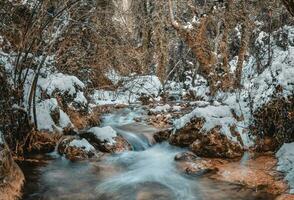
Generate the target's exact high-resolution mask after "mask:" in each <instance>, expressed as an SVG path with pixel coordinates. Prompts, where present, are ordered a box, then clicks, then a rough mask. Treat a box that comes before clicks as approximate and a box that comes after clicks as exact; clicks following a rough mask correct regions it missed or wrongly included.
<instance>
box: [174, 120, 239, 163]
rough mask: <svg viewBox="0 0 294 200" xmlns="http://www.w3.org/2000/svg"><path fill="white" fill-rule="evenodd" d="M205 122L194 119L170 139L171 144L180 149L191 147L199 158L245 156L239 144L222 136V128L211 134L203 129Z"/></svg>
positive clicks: (214, 129)
mask: <svg viewBox="0 0 294 200" xmlns="http://www.w3.org/2000/svg"><path fill="white" fill-rule="evenodd" d="M204 123H205V120H204V119H203V118H193V119H191V121H190V122H189V123H187V124H186V125H185V126H184V127H183V128H181V129H179V130H177V131H176V133H175V134H172V135H171V136H170V137H169V143H170V144H172V145H175V146H180V147H190V149H191V151H192V152H193V153H195V154H196V155H197V156H201V157H211V158H237V157H241V156H242V154H243V151H244V150H243V148H242V146H241V145H240V143H238V142H234V141H232V140H230V139H229V138H228V137H227V136H226V135H224V134H222V133H221V131H220V129H221V127H220V126H216V127H215V128H213V129H211V130H210V131H209V132H205V130H203V129H202V127H203V124H204Z"/></svg>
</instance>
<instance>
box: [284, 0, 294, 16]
mask: <svg viewBox="0 0 294 200" xmlns="http://www.w3.org/2000/svg"><path fill="white" fill-rule="evenodd" d="M282 2H283V3H284V5H285V7H286V8H287V10H288V11H289V12H290V14H291V15H292V16H294V0H282Z"/></svg>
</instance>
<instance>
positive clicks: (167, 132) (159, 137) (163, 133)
mask: <svg viewBox="0 0 294 200" xmlns="http://www.w3.org/2000/svg"><path fill="white" fill-rule="evenodd" d="M172 131H173V130H172V129H164V130H160V131H158V132H156V133H154V135H153V138H154V140H155V141H156V142H158V143H161V142H164V141H167V140H168V139H169V137H170V136H171V134H172Z"/></svg>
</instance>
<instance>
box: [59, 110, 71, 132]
mask: <svg viewBox="0 0 294 200" xmlns="http://www.w3.org/2000/svg"><path fill="white" fill-rule="evenodd" d="M59 117H60V118H59V126H60V127H61V128H66V127H68V126H72V123H71V121H70V119H69V117H68V115H67V114H66V113H65V112H64V111H63V110H61V109H60V110H59Z"/></svg>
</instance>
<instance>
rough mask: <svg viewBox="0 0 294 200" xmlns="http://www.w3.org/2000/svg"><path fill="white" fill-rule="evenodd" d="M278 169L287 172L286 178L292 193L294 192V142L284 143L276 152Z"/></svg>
mask: <svg viewBox="0 0 294 200" xmlns="http://www.w3.org/2000/svg"><path fill="white" fill-rule="evenodd" d="M276 157H277V158H278V168H277V170H278V171H281V172H283V173H285V175H286V177H285V180H287V181H288V184H289V186H290V193H291V194H294V143H287V144H284V145H283V146H282V147H281V148H280V150H279V151H278V152H277V153H276Z"/></svg>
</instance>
